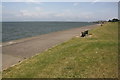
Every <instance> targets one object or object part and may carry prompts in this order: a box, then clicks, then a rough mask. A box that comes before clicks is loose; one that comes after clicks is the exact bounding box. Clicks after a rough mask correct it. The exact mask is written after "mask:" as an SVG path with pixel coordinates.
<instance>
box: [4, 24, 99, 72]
mask: <svg viewBox="0 0 120 80" xmlns="http://www.w3.org/2000/svg"><path fill="white" fill-rule="evenodd" d="M95 27H98V25H90V26H86V27H80V28H74V29H69V30H65V31H58V32H52V33H49V34H44V35H40V36H35V37H30V38H24V39H20V40H13V41H9V42H5V43H3V45H2V63H3V65H2V67H3V70H4V69H7V68H9V67H10V66H13V65H15V64H17V63H19V62H20V61H23V60H24V59H27V58H30V57H32V56H34V55H36V54H38V53H41V52H43V51H45V50H47V49H49V48H51V47H53V46H55V45H57V44H60V43H62V42H64V41H67V40H69V39H71V38H72V37H75V36H79V35H80V33H81V32H82V31H84V30H90V29H93V28H95Z"/></svg>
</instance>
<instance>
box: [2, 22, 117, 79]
mask: <svg viewBox="0 0 120 80" xmlns="http://www.w3.org/2000/svg"><path fill="white" fill-rule="evenodd" d="M89 33H90V34H91V36H87V37H79V38H73V39H71V40H69V41H67V42H64V43H62V44H60V45H58V46H56V47H53V48H51V49H49V50H47V51H45V52H43V53H41V54H38V55H36V56H34V57H32V58H30V59H27V60H25V61H23V62H22V63H20V64H18V65H16V66H14V67H11V68H9V69H7V70H5V71H3V78H116V77H117V76H118V74H117V73H118V67H117V66H118V23H107V24H104V25H103V26H100V27H97V28H95V29H93V30H91V31H89Z"/></svg>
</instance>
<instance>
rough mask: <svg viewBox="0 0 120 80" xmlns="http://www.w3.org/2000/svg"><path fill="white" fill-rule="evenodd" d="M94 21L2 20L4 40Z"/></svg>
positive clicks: (55, 30)
mask: <svg viewBox="0 0 120 80" xmlns="http://www.w3.org/2000/svg"><path fill="white" fill-rule="evenodd" d="M93 24H95V23H92V22H2V42H7V41H11V40H17V39H22V38H27V37H32V36H37V35H42V34H49V33H51V32H57V31H63V30H68V29H72V28H79V27H83V26H84V27H85V26H88V25H93Z"/></svg>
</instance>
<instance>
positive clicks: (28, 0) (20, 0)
mask: <svg viewBox="0 0 120 80" xmlns="http://www.w3.org/2000/svg"><path fill="white" fill-rule="evenodd" d="M40 1H41V0H4V1H2V2H40Z"/></svg>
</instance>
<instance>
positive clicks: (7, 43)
mask: <svg viewBox="0 0 120 80" xmlns="http://www.w3.org/2000/svg"><path fill="white" fill-rule="evenodd" d="M97 25H99V24H94V25H87V26H82V27H78V28H71V29H67V30H62V31H56V32H50V33H47V34H41V35H37V36H31V37H26V38H21V39H17V40H10V41H6V42H2V43H0V45H1V44H2V46H9V45H13V44H18V43H22V42H26V41H30V40H34V39H37V38H39V37H44V36H46V35H49V34H55V33H59V32H63V31H68V30H73V29H79V28H81V29H83V28H85V27H91V26H97Z"/></svg>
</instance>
